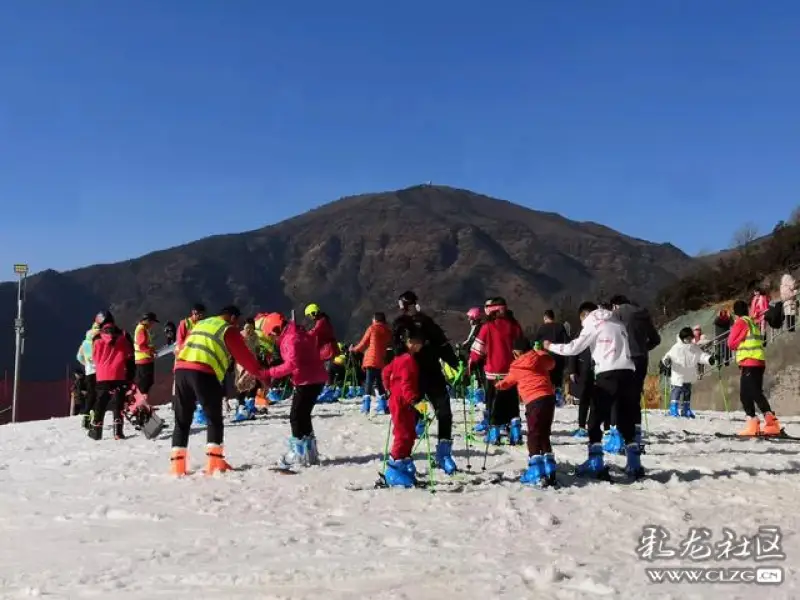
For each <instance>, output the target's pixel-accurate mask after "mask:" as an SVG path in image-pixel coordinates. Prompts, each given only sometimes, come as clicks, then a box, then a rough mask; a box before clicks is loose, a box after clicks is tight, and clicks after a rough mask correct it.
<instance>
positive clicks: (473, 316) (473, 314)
mask: <svg viewBox="0 0 800 600" xmlns="http://www.w3.org/2000/svg"><path fill="white" fill-rule="evenodd" d="M467 318H468V319H469V320H470V321H477V320H478V319H480V318H481V309H480V307H478V306H473V307H472V308H470V309H469V310H468V311H467Z"/></svg>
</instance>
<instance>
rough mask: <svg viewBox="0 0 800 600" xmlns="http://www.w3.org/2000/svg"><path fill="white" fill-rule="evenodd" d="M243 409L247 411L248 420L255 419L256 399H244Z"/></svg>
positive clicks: (256, 412)
mask: <svg viewBox="0 0 800 600" xmlns="http://www.w3.org/2000/svg"><path fill="white" fill-rule="evenodd" d="M244 408H245V410H246V411H247V415H248V418H250V419H255V418H256V414H258V411H257V410H256V399H255V398H245V400H244Z"/></svg>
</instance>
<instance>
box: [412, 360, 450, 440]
mask: <svg viewBox="0 0 800 600" xmlns="http://www.w3.org/2000/svg"><path fill="white" fill-rule="evenodd" d="M420 396H421V397H425V396H427V397H428V400H429V401H430V403H431V404H432V405H433V409H434V411H435V412H436V420H437V421H438V422H439V431H438V434H439V439H440V440H450V439H453V438H452V436H453V411H452V409H451V408H450V394H448V393H447V384H446V383H445V381H444V376H443V375H442V374H441V370H440V371H439V378H438V380H437V379H433V380H432V381H425V382H424V383H422V382H421V385H420Z"/></svg>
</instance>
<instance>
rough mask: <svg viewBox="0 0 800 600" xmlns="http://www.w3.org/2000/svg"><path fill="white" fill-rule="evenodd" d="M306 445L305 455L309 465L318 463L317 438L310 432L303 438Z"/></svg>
mask: <svg viewBox="0 0 800 600" xmlns="http://www.w3.org/2000/svg"><path fill="white" fill-rule="evenodd" d="M303 441H304V442H305V445H306V455H307V456H308V464H309V465H312V466H313V465H318V464H319V450H318V449H317V438H316V436H315V435H314V434H313V433H312V434H311V435H310V436H308V437H306V438H303Z"/></svg>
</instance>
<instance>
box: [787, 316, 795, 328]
mask: <svg viewBox="0 0 800 600" xmlns="http://www.w3.org/2000/svg"><path fill="white" fill-rule="evenodd" d="M796 321H797V317H796V316H795V315H786V329H788V330H789V331H794V329H795V324H796Z"/></svg>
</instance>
